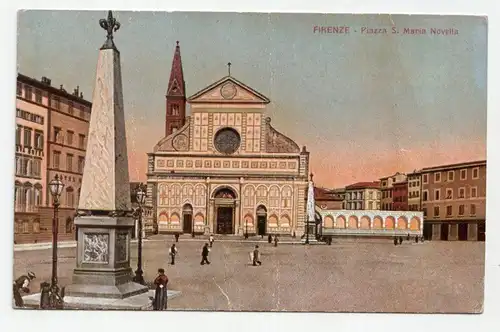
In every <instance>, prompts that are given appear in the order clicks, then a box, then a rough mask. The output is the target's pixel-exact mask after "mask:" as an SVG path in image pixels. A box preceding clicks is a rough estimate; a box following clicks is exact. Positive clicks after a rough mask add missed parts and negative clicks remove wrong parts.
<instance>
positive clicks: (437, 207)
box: [434, 206, 439, 217]
mask: <svg viewBox="0 0 500 332" xmlns="http://www.w3.org/2000/svg"><path fill="white" fill-rule="evenodd" d="M434 217H439V206H435V207H434Z"/></svg>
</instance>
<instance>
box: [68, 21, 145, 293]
mask: <svg viewBox="0 0 500 332" xmlns="http://www.w3.org/2000/svg"><path fill="white" fill-rule="evenodd" d="M99 24H100V25H101V27H102V28H104V29H105V30H107V32H108V35H107V40H106V43H105V44H104V45H103V46H102V47H101V49H100V50H99V58H98V62H97V71H96V79H95V86H94V94H93V97H92V112H91V118H90V126H89V134H88V142H87V154H86V156H85V168H84V172H83V179H82V187H81V191H80V200H79V204H78V216H77V217H76V218H75V226H76V229H77V232H78V241H77V257H76V268H75V269H74V271H73V283H72V284H71V285H69V286H67V287H66V289H65V297H66V296H69V297H84V298H85V297H88V298H108V299H124V298H128V297H131V296H134V295H137V294H144V293H145V294H147V292H148V288H147V287H146V286H143V285H140V284H137V283H134V282H132V269H131V267H130V239H131V237H132V232H133V228H134V219H133V217H132V215H131V213H132V205H131V202H130V185H129V173H128V158H127V141H126V134H125V116H124V109H123V94H122V79H121V66H120V52H119V51H118V49H117V48H116V46H115V44H114V42H113V32H114V31H116V30H118V28H119V27H120V24H119V23H118V22H117V21H116V19H115V18H113V16H112V13H111V11H110V12H109V13H108V18H107V20H100V21H99Z"/></svg>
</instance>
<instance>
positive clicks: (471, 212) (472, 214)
mask: <svg viewBox="0 0 500 332" xmlns="http://www.w3.org/2000/svg"><path fill="white" fill-rule="evenodd" d="M470 215H471V216H475V215H476V204H471V205H470Z"/></svg>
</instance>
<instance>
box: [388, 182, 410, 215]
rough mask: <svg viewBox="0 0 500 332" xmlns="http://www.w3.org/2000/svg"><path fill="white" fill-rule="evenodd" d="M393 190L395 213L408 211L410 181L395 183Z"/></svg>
mask: <svg viewBox="0 0 500 332" xmlns="http://www.w3.org/2000/svg"><path fill="white" fill-rule="evenodd" d="M392 188H393V190H392V200H393V209H394V211H408V181H407V180H404V181H401V182H394V183H393V184H392Z"/></svg>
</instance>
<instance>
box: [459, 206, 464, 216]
mask: <svg viewBox="0 0 500 332" xmlns="http://www.w3.org/2000/svg"><path fill="white" fill-rule="evenodd" d="M464 214H465V205H463V204H462V205H459V206H458V215H459V216H463V215H464Z"/></svg>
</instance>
